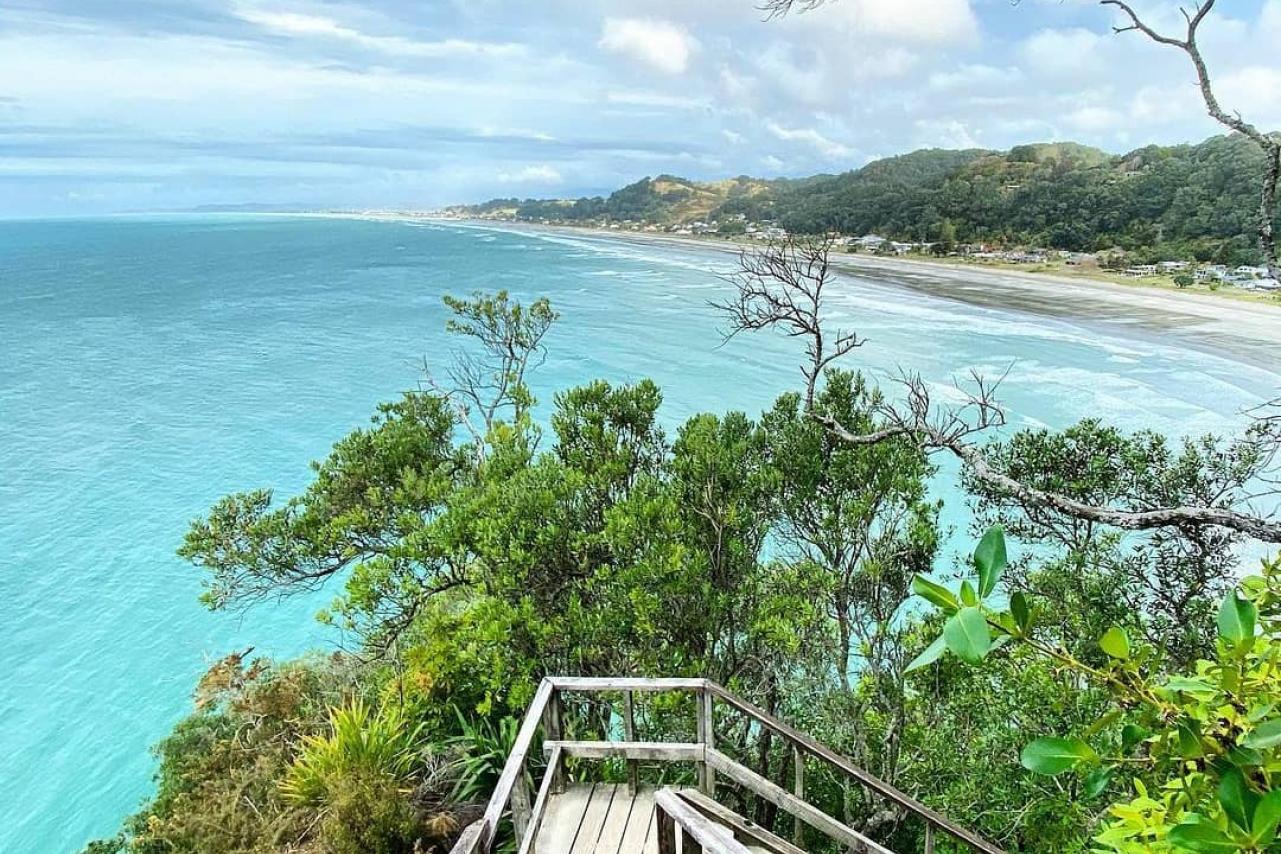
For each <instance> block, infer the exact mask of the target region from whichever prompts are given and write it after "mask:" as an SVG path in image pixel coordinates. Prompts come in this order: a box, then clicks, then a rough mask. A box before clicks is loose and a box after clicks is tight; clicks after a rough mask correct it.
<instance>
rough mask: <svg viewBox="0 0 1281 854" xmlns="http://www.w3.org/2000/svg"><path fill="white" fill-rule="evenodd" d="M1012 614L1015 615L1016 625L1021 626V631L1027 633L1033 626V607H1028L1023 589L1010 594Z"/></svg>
mask: <svg viewBox="0 0 1281 854" xmlns="http://www.w3.org/2000/svg"><path fill="white" fill-rule="evenodd" d="M1010 615H1011V616H1012V617H1014V625H1016V626H1018V627H1019V631H1021V632H1024V633H1026V632H1027V630H1028V629H1029V628H1031V627H1032V609H1031V608H1029V607H1028V604H1027V597H1026V596H1024V595H1023V591H1022V590H1016V591H1014V592H1013V593H1012V594H1010Z"/></svg>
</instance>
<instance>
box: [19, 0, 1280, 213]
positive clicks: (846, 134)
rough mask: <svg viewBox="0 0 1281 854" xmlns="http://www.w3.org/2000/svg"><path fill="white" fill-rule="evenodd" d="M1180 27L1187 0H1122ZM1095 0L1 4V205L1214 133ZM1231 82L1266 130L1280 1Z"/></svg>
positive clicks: (481, 193) (560, 176)
mask: <svg viewBox="0 0 1281 854" xmlns="http://www.w3.org/2000/svg"><path fill="white" fill-rule="evenodd" d="M1137 5H1138V6H1139V7H1140V8H1142V9H1143V10H1144V11H1145V13H1146V14H1149V15H1150V16H1151V18H1152V20H1153V21H1154V22H1155V23H1158V24H1159V25H1161V26H1162V27H1164V28H1166V29H1170V30H1172V31H1173V30H1177V27H1178V19H1177V15H1178V12H1177V6H1176V5H1175V4H1173V3H1168V2H1148V1H1147V0H1140V2H1139V3H1138V4H1137ZM1113 22H1114V16H1113V14H1112V13H1111V12H1110V11H1108V10H1105V9H1102V8H1100V7H1098V6H1097V5H1096V4H1095V3H1094V2H1092V0H1022V2H1021V3H1011V2H1010V0H835V2H832V3H830V4H829V5H827V6H825V7H823V8H821V9H819V10H818V11H815V12H812V13H809V14H806V15H802V16H792V17H790V18H788V19H786V20H782V21H773V22H769V23H765V22H763V21H762V20H761V15H760V13H759V12H758V11H757V10H756V8H755V3H754V0H413V2H410V0H347V2H318V0H181V1H180V0H4V2H3V4H2V5H0V216H22V215H69V214H93V213H103V212H111V211H124V210H147V209H168V208H186V207H191V206H197V205H202V204H231V203H245V202H258V203H266V204H282V205H285V204H301V205H314V206H341V207H404V208H410V207H414V208H428V207H434V206H438V205H442V204H446V203H453V202H461V201H474V200H481V199H485V198H489V197H492V196H512V195H515V196H522V197H524V196H553V195H554V196H570V195H579V194H583V193H596V192H606V191H608V190H610V189H613V188H616V187H618V186H620V185H622V184H624V183H627V182H629V181H632V180H635V179H637V178H639V177H642V176H645V175H654V174H658V173H662V172H671V173H676V174H680V175H686V176H690V177H695V178H716V177H724V176H729V175H736V174H744V173H745V174H753V175H766V176H775V175H791V176H797V175H806V174H812V173H814V172H820V171H826V172H835V171H842V170H845V169H849V168H854V167H857V166H860V165H862V164H863V163H865V162H867V161H868V160H870V159H873V158H876V157H880V156H885V155H890V154H897V153H901V152H904V151H909V150H912V149H915V148H920V147H925V146H941V147H969V146H981V147H989V148H1006V147H1009V146H1010V145H1013V144H1017V143H1021V142H1031V141H1042V140H1054V139H1072V140H1077V141H1081V142H1086V143H1090V144H1094V145H1098V146H1101V147H1103V148H1106V149H1108V150H1111V151H1118V152H1120V151H1126V150H1129V149H1131V148H1134V147H1138V146H1140V145H1143V144H1147V143H1149V142H1162V143H1169V142H1183V141H1193V140H1199V139H1202V138H1204V137H1206V136H1208V135H1210V134H1211V133H1215V132H1217V129H1216V126H1215V125H1214V124H1213V123H1211V122H1210V120H1209V119H1207V118H1205V117H1204V115H1203V112H1204V111H1203V109H1202V106H1201V104H1200V102H1199V100H1198V95H1197V91H1196V89H1195V88H1194V87H1193V86H1192V77H1191V72H1190V70H1189V68H1188V67H1187V63H1186V59H1185V58H1184V57H1182V56H1181V55H1179V54H1178V53H1177V52H1175V51H1173V50H1170V49H1166V48H1160V47H1157V46H1154V45H1151V44H1149V43H1147V42H1146V41H1145V40H1143V39H1142V38H1141V37H1139V36H1137V35H1135V34H1129V35H1123V36H1117V35H1113V34H1112V33H1111V31H1110V26H1111V24H1112V23H1113ZM1203 42H1204V48H1205V51H1206V53H1207V55H1208V58H1209V61H1210V64H1211V66H1212V67H1213V69H1214V71H1215V73H1216V76H1217V79H1218V81H1219V88H1220V90H1221V93H1222V99H1223V101H1224V102H1225V104H1226V105H1227V106H1228V107H1230V108H1234V109H1239V110H1241V111H1242V112H1243V113H1244V114H1245V115H1246V116H1247V118H1251V119H1252V120H1254V121H1256V122H1257V123H1259V124H1262V125H1265V126H1267V127H1271V128H1281V0H1220V3H1219V7H1218V8H1216V10H1215V16H1214V17H1213V18H1212V19H1211V21H1210V22H1209V23H1208V24H1207V25H1206V28H1205V31H1204V34H1203Z"/></svg>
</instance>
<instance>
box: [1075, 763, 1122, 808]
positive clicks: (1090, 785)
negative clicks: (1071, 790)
mask: <svg viewBox="0 0 1281 854" xmlns="http://www.w3.org/2000/svg"><path fill="white" fill-rule="evenodd" d="M1113 770H1115V769H1112V768H1095V769H1094V770H1093V771H1091V772H1090V773H1089V774H1088V775H1086V777H1085V786H1084V787H1083V789H1082V794H1084V795H1085V797H1086V799H1087V800H1091V801H1092V800H1094V799H1095V798H1097V797H1098V796H1099V795H1101V794H1103V793H1104V792H1105V791H1106V790H1107V787H1108V783H1111V782H1112V772H1113Z"/></svg>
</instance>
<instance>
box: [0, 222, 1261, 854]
mask: <svg viewBox="0 0 1281 854" xmlns="http://www.w3.org/2000/svg"><path fill="white" fill-rule="evenodd" d="M725 263H727V262H726V260H725V259H724V258H723V257H720V256H715V255H709V254H706V253H700V252H696V251H694V250H681V249H675V248H670V247H662V248H654V247H647V246H643V245H635V244H623V243H618V242H615V241H608V240H602V239H596V238H590V237H586V236H577V235H571V236H567V235H563V234H556V235H538V234H533V233H511V232H497V231H492V230H487V229H476V228H465V227H445V226H436V225H426V224H421V223H415V224H410V223H391V222H369V221H359V220H339V219H316V218H300V217H242V216H204V217H170V218H129V219H117V220H94V221H48V222H0V625H4V626H5V627H6V634H7V638H6V640H7V643H6V644H5V645H4V646H3V647H2V648H0V720H3V721H4V722H5V726H4V727H3V729H0V756H2V757H4V762H3V766H2V767H3V769H4V770H3V772H2V773H0V815H3V816H5V817H6V821H4V822H0V851H6V852H7V851H15V852H17V851H22V852H26V851H41V852H43V851H68V850H75V849H77V848H78V847H79V846H80V845H82V844H83V843H84V842H86V841H87V840H88V839H90V838H93V837H96V836H104V835H108V834H110V833H112V832H113V831H114V830H115V828H116V827H117V825H118V823H119V820H120V819H121V817H122V816H124V815H125V814H126V813H128V812H129V811H131V810H132V809H133V808H134V807H136V805H137V804H138V802H139V801H140V799H141V798H143V797H144V796H145V794H146V793H147V791H148V789H149V786H150V783H149V778H150V774H151V772H152V768H153V760H152V759H151V757H150V756H149V755H148V753H147V748H148V746H149V745H151V744H152V743H154V742H155V741H156V740H157V739H158V738H159V737H161V736H162V735H164V733H165V732H166V731H167V729H168V728H169V727H170V726H171V725H172V723H173V722H174V721H175V720H177V719H178V718H179V717H180V716H181V715H183V714H184V713H185V712H186V711H187V710H188V708H189V700H188V697H189V693H190V690H191V687H192V685H193V683H194V680H195V678H196V676H197V675H198V674H199V673H200V672H201V670H202V669H203V668H204V667H205V666H206V665H207V664H208V663H209V662H210V661H212V660H213V659H215V658H217V657H220V656H222V655H224V654H226V653H228V652H231V651H234V650H239V649H243V648H245V647H246V646H249V645H253V646H255V647H256V649H257V650H258V651H260V652H267V653H272V654H282V655H287V654H291V653H296V652H298V651H300V650H302V649H305V648H308V647H310V646H316V645H327V644H333V643H335V642H336V641H337V640H338V639H337V638H335V637H334V636H333V635H331V634H329V633H327V632H326V631H324V630H322V629H321V628H320V627H319V626H318V625H317V624H315V623H314V621H312V620H311V619H310V615H311V614H312V613H313V612H314V611H315V610H316V609H318V608H319V607H320V606H321V605H322V604H323V602H324V600H325V598H326V597H325V595H324V594H322V595H320V596H318V597H312V598H311V599H309V600H305V601H298V600H295V601H290V602H286V603H283V604H280V605H273V606H271V607H261V608H258V609H257V610H255V611H253V612H251V613H249V614H248V615H245V616H244V617H240V616H236V615H226V614H219V615H212V614H208V613H206V612H205V611H203V610H202V609H201V608H200V606H199V605H198V604H197V602H196V596H197V595H198V593H199V582H200V579H199V576H198V573H197V572H196V571H194V570H193V569H191V568H190V567H188V566H186V565H185V564H183V563H182V562H181V561H179V560H178V559H177V558H176V557H175V556H174V549H175V548H176V547H177V545H178V543H179V542H180V540H181V537H182V534H183V532H184V531H185V529H186V525H187V523H188V522H189V520H191V519H192V518H193V517H195V516H196V515H198V514H200V513H201V512H202V511H203V510H204V509H205V508H206V507H207V506H208V505H209V504H210V503H211V502H212V501H213V500H214V499H216V498H217V497H219V496H220V495H223V494H225V493H227V492H230V491H233V490H237V489H243V488H249V487H257V486H271V487H274V488H276V489H277V490H278V491H279V492H280V493H281V494H289V493H291V492H293V491H294V490H296V489H298V488H299V487H300V486H301V485H303V484H305V483H306V479H307V462H308V461H309V460H311V459H313V458H317V457H319V456H322V455H323V454H324V453H325V451H326V449H327V448H328V446H329V445H330V444H331V443H332V442H333V441H335V440H336V439H338V438H340V437H341V436H342V435H343V434H344V433H345V432H346V431H347V430H349V429H351V428H352V427H355V426H357V425H359V424H361V423H363V422H364V421H365V420H366V419H367V418H368V416H369V414H370V412H371V411H372V409H373V406H374V404H375V403H376V402H378V401H380V400H383V399H386V398H389V397H391V396H393V395H395V394H396V393H397V392H398V391H400V390H402V389H405V388H408V387H410V386H412V385H413V384H414V382H415V380H416V379H417V377H418V371H419V367H420V365H421V363H422V359H423V358H424V357H426V358H428V359H429V360H443V359H444V358H446V357H447V355H448V352H449V350H450V347H451V345H450V344H449V343H448V342H447V341H445V340H444V339H443V336H442V334H441V331H440V330H441V326H442V323H443V321H444V311H443V309H442V307H441V303H440V296H441V295H442V294H443V293H455V294H460V293H466V292H469V291H471V290H474V289H486V290H493V289H498V288H507V289H509V290H510V291H512V292H513V294H514V295H516V296H517V297H519V298H522V299H531V298H533V297H535V296H539V295H544V294H545V295H548V296H550V297H551V298H552V300H553V303H554V304H555V306H556V307H557V309H558V310H560V311H561V312H562V313H563V315H564V318H563V321H562V322H561V324H560V325H559V326H558V328H557V329H556V330H555V331H554V333H553V334H552V335H551V336H550V340H549V344H550V356H549V359H548V361H547V363H546V365H545V366H544V367H543V368H542V369H541V371H540V372H539V373H538V374H537V376H536V377H535V380H534V385H535V387H536V389H537V390H538V391H539V392H540V396H541V397H542V398H543V400H544V401H550V398H551V394H552V392H553V391H555V390H557V389H561V388H564V387H566V386H568V385H571V384H574V383H577V382H581V381H584V380H587V379H591V378H595V377H604V378H606V379H609V380H612V381H616V382H625V381H630V380H635V379H639V378H641V377H652V378H653V379H655V380H656V381H657V382H659V384H660V385H661V386H662V388H663V390H664V393H665V407H664V419H665V421H666V423H668V424H670V425H673V426H674V425H675V424H677V423H679V421H680V420H681V419H683V418H685V417H687V416H688V415H690V414H692V413H694V412H697V411H702V410H720V411H723V410H726V409H731V408H740V409H745V410H747V411H748V412H749V413H756V412H758V411H759V410H760V409H761V408H762V407H764V406H766V405H768V404H769V403H770V401H771V400H772V399H773V397H774V396H775V395H776V394H777V393H779V392H780V391H783V390H785V389H787V388H790V387H793V386H795V385H796V384H797V382H798V381H799V373H798V371H797V368H796V365H797V364H798V359H799V355H800V354H799V353H798V352H797V348H796V346H795V342H793V341H790V340H788V339H785V338H783V337H781V336H772V335H760V336H755V337H750V338H740V339H737V340H735V341H732V342H730V343H728V344H725V345H723V346H722V342H721V339H720V336H719V334H718V332H717V327H718V319H717V317H716V316H715V314H714V312H712V310H711V309H710V308H709V307H708V305H707V302H708V300H710V299H713V298H716V297H717V296H719V295H723V294H724V292H725V290H726V286H725V285H724V284H723V283H722V282H720V281H719V280H718V279H717V278H716V277H715V276H714V275H713V274H712V273H710V272H709V268H711V267H715V266H717V265H724V264H725ZM831 309H832V312H833V315H834V319H836V320H839V321H843V322H844V323H845V324H846V325H849V326H852V327H855V328H857V329H858V330H859V332H860V333H861V334H862V335H864V336H866V338H867V339H868V342H869V343H868V344H867V345H866V346H865V347H863V348H862V349H860V350H858V351H857V352H856V353H855V354H854V355H853V356H852V358H851V361H850V364H851V365H853V366H861V367H863V368H864V369H866V370H868V371H871V372H873V373H876V374H878V375H881V374H886V373H892V372H894V371H896V370H897V368H898V367H900V366H901V367H903V368H908V369H911V370H915V371H920V372H921V373H922V374H923V375H924V376H925V377H926V378H928V379H930V380H932V381H936V382H939V383H947V382H949V381H950V379H951V377H952V376H954V375H956V376H960V375H962V374H964V373H965V372H966V371H967V370H968V369H970V368H971V367H974V368H978V369H979V370H982V371H985V372H988V373H1000V372H1002V371H1004V370H1005V369H1006V368H1007V367H1009V366H1010V365H1011V364H1013V368H1012V370H1011V372H1010V375H1009V377H1008V379H1007V380H1006V382H1005V384H1004V386H1003V394H1002V398H1003V400H1004V401H1005V403H1006V404H1007V405H1008V406H1009V408H1010V410H1011V414H1012V420H1013V421H1014V422H1015V423H1016V424H1019V425H1021V424H1046V425H1050V426H1063V425H1065V424H1068V423H1070V422H1072V421H1075V420H1077V419H1078V418H1080V417H1082V416H1085V415H1094V416H1099V417H1103V418H1106V419H1109V420H1112V421H1115V422H1117V423H1119V424H1121V425H1123V426H1126V427H1130V428H1137V427H1150V428H1154V429H1158V430H1162V431H1166V432H1169V433H1185V432H1203V431H1221V430H1225V429H1229V428H1231V427H1232V426H1234V425H1237V424H1239V423H1241V421H1242V416H1241V415H1240V410H1241V409H1242V408H1243V407H1245V406H1247V405H1252V404H1255V403H1257V402H1260V401H1262V400H1264V399H1267V398H1269V397H1272V396H1275V393H1276V389H1277V388H1278V386H1281V378H1279V377H1278V376H1277V375H1275V374H1271V373H1268V372H1265V371H1262V370H1259V369H1256V368H1251V367H1247V366H1243V365H1239V364H1236V363H1234V362H1231V361H1228V360H1225V359H1221V358H1216V357H1214V356H1211V355H1206V354H1201V353H1198V352H1195V351H1192V350H1189V349H1187V348H1185V347H1182V346H1180V344H1179V342H1178V341H1177V340H1174V339H1169V340H1168V341H1166V342H1157V341H1155V340H1148V339H1146V338H1144V337H1143V336H1142V334H1141V333H1139V332H1138V331H1127V330H1125V329H1124V328H1119V327H1116V326H1107V327H1104V326H1100V325H1094V326H1091V325H1088V324H1082V325H1074V324H1072V323H1068V322H1065V321H1062V320H1047V319H1045V318H1039V317H1034V316H1031V315H1028V314H1022V313H1018V312H1009V311H1001V310H995V309H987V308H978V307H974V306H969V305H964V304H961V303H956V302H951V301H947V300H944V299H936V298H932V297H929V296H925V295H922V294H919V293H910V292H905V291H901V290H896V289H894V288H891V287H885V286H879V285H877V284H875V283H871V282H864V281H851V282H848V283H846V284H844V285H843V286H842V288H841V291H840V293H839V294H837V295H834V297H833V299H832V302H831ZM942 488H943V489H947V486H946V484H943V486H942ZM943 497H944V498H945V499H953V496H951V495H944V496H943ZM948 506H949V511H948V514H947V518H948V520H949V521H951V522H952V523H953V524H955V525H956V526H957V527H958V529H960V530H962V531H963V530H964V522H965V518H966V514H965V512H964V507H963V506H962V505H961V503H960V502H959V501H956V500H949V505H948Z"/></svg>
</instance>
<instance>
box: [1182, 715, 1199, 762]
mask: <svg viewBox="0 0 1281 854" xmlns="http://www.w3.org/2000/svg"><path fill="white" fill-rule="evenodd" d="M1179 755H1180V756H1182V757H1183V758H1184V759H1198V758H1200V757H1202V756H1204V755H1205V745H1203V744H1202V743H1201V728H1200V726H1199V725H1198V724H1196V723H1195V722H1194V721H1187V720H1185V721H1183V722H1181V723H1180V724H1179Z"/></svg>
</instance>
